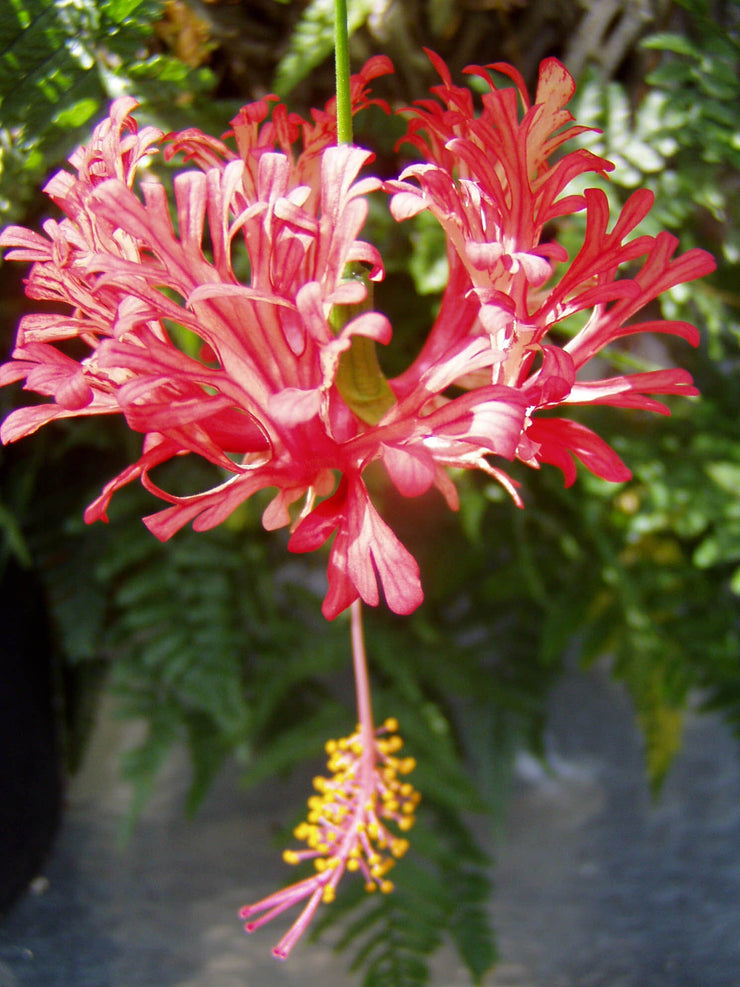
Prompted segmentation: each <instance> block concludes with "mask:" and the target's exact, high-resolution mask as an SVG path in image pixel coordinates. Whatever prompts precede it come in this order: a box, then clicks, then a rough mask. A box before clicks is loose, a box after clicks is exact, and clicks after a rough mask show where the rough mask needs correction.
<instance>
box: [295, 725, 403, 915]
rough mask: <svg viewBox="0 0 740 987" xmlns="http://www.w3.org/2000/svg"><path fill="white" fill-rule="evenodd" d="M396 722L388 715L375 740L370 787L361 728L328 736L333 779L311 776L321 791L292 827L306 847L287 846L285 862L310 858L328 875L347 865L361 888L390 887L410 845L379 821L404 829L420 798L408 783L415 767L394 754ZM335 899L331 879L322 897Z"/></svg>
mask: <svg viewBox="0 0 740 987" xmlns="http://www.w3.org/2000/svg"><path fill="white" fill-rule="evenodd" d="M397 729H398V723H397V721H396V720H395V719H388V720H386V721H385V723H384V724H383V727H382V728H381V730H379V731H378V733H379V734H380V733H381V732H385V733H387V734H388V736H384V737H379V738H378V739H377V740H376V741H375V745H374V746H375V756H376V759H377V760H376V765H375V770H374V772H373V774H372V790H371V792H370V793H369V797H368V793H367V792H366V791H365V790H364V788H365V785H364V779H363V778H362V774H363V771H362V768H363V758H362V753H363V748H362V740H361V736H360V732H359V731H360V727H359V726H358V728H357V732H355V733H354V734H352V736H351V737H342V738H341V739H340V740H330V741H328V743H327V744H326V752H327V754H328V755H329V760H328V762H327V767H328V769H329V771H330V772H331V778H324V777H322V776H319V777H317V778H314V783H313V784H314V788H315V789H316V791H317V792H318V793H319V794H318V795H312V796H311V797H310V798H309V800H308V808H309V814H308V818H307V820H306V821H305V822H302V823H301V824H300V825H299V826H297V827H296V829H295V831H294V835H295V837H296V839H299V840H303V841H304V842H305V843H306V845H307V849H305V850H286V851H285V853H284V854H283V858H284V860H285V861H286V863H289V864H297V863H300V862H301V861H303V860H309V859H313V860H314V867H315V868H316V870H317V871H318V872H319V873H328V874H329V878H331V872H332V871H336V870H337V869H338V868H340V867H344V866H346V868H347V870H349V871H358V870H359V871H361V872H362V874H363V876H364V877H365V889H366V890H367V891H375V890H376V889H379V890H380V891H383V892H389V891H392V890H393V882H392V881H389V880H388V879H387V877H386V875H387V874H388V872H389V871H390V870H391V868H392V867H393V865H394V864H395V861H396V860H397V859H398V858H399V857H402V856H403V855H404V854H405V853H406V850H407V849H408V841H407V840H405V839H403V838H402V837H398V836H394V835H393V833H391V832H389V830H388V829H387V828H386V827H385V826H384V825H383V823H382V821H381V820H383V819H387V820H393V822H394V823H395V824H396V826H397V827H398V829H400V830H401V831H402V832H408V830H410V829H411V827H412V826H413V824H414V812H415V811H416V806H417V805H418V803H419V801H420V798H421V796H420V795H419V793H418V792H417V791H415V789H414V787H413V785H412V784H411V783H410V782H408V781H402V780H401V778H399V775H401V776H403V775H407V774H409V773H410V772H411V771H413V769H414V768H415V767H416V762H415V760H414V759H413V758H412V757H404V758H400V757H397V756H396V755H397V753H398V752H399V751H400V749H401V747H402V746H403V741H402V740H401V738H400V737H399V736H398V734H397V733H395V732H393V731H395V730H397ZM333 899H334V883H333V882H331V880H329V882H328V883H327V884H326V886H325V888H324V895H323V900H324V901H332V900H333Z"/></svg>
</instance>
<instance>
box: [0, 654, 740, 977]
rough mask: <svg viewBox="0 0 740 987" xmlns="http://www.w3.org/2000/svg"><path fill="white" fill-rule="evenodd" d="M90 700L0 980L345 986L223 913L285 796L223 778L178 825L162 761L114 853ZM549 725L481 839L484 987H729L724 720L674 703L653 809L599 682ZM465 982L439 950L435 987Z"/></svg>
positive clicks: (108, 746)
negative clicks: (679, 731)
mask: <svg viewBox="0 0 740 987" xmlns="http://www.w3.org/2000/svg"><path fill="white" fill-rule="evenodd" d="M109 714H110V711H109V709H108V708H107V707H104V708H103V712H102V715H101V719H100V723H99V725H98V729H97V732H96V734H95V737H94V743H93V744H92V746H91V749H90V751H89V755H88V758H87V762H86V765H85V767H84V769H83V771H82V772H81V773H80V775H79V776H78V777H77V778H76V779H75V780H74V782H73V784H72V785H71V788H70V791H69V794H68V805H67V810H66V815H65V821H64V824H63V827H62V830H61V832H60V834H59V838H58V840H57V843H56V846H55V849H54V852H53V854H52V857H51V859H50V860H49V861H48V865H47V866H46V868H45V869H44V872H43V875H41V876H40V877H39V879H38V880H37V881H36V882H35V883H34V886H33V887H32V889H31V890H29V892H28V893H27V894H26V896H25V897H24V898H23V899H21V901H19V902H18V903H17V905H16V906H15V907H14V909H13V910H12V911H11V912H10V914H9V915H8V916H7V917H6V919H5V920H4V922H3V924H2V925H1V926H0V987H282V985H291V987H319V985H321V987H342V985H347V987H351V985H354V984H357V983H358V980H357V979H356V978H353V977H351V976H350V975H349V974H348V973H347V971H346V962H345V958H344V957H343V956H342V955H335V954H334V953H333V952H332V951H331V949H330V948H329V947H328V946H327V945H322V944H319V945H311V944H306V945H304V944H301V945H300V946H299V947H298V948H297V949H296V951H295V952H294V954H293V956H292V957H291V959H290V960H289V961H288V962H287V963H279V962H277V961H275V960H273V959H272V957H271V956H270V947H271V946H272V945H273V943H274V941H275V939H276V934H277V933H278V929H277V927H275V928H272V927H269V926H268V927H267V928H266V929H263V930H261V931H260V932H258V933H256V934H255V935H254V936H252V937H246V936H245V935H244V934H243V933H242V931H241V928H240V923H239V921H238V918H237V911H238V909H239V907H240V906H241V905H242V904H244V903H245V902H247V901H250V900H255V899H256V898H257V897H259V896H261V895H262V894H265V893H268V892H269V891H271V890H273V889H274V888H275V887H276V886H278V884H280V883H282V882H284V880H285V878H286V870H285V866H284V865H283V864H282V862H281V860H280V858H279V855H278V854H277V852H276V851H275V850H274V848H273V846H272V844H271V841H270V838H269V837H270V831H271V826H272V824H273V823H274V822H276V821H278V820H280V819H282V818H283V816H284V812H285V804H286V799H288V800H290V802H289V803H288V804H290V805H293V806H294V805H295V804H296V803H297V802H300V801H301V800H302V798H303V793H302V792H298V793H297V792H296V790H295V785H292V786H289V788H288V789H286V788H285V787H283V786H281V785H270V786H263V787H262V788H261V789H260V790H258V791H253V792H251V793H248V794H245V793H243V792H241V791H240V790H239V789H238V787H237V785H236V783H235V777H234V774H233V773H232V772H226V773H225V774H224V776H223V777H222V778H220V779H219V781H218V783H217V785H216V787H215V789H214V791H213V792H212V794H211V796H210V797H209V799H208V801H207V804H206V805H205V806H204V807H203V809H202V811H201V812H200V813H199V814H198V816H197V818H196V820H195V821H194V822H192V823H189V822H187V821H186V820H185V819H184V818H183V815H182V812H181V798H182V793H183V791H184V787H185V784H186V777H187V769H186V764H185V761H184V759H181V758H175V759H174V760H173V762H172V764H171V765H170V767H169V769H168V770H167V772H166V774H165V777H163V779H162V782H161V785H160V786H159V788H158V791H157V795H156V797H155V799H154V800H153V801H152V803H151V804H150V805H149V806H148V807H147V809H146V811H145V814H144V816H143V818H142V820H141V823H140V825H139V826H138V828H137V829H136V831H135V833H134V836H133V838H132V840H131V841H130V842H129V844H128V845H127V846H125V847H124V848H121V847H120V846H119V845H118V842H117V832H118V827H119V824H120V819H121V816H122V814H123V811H124V807H125V805H126V800H127V797H128V793H127V791H126V789H125V786H123V785H122V784H121V783H120V781H119V780H118V779H117V775H116V769H115V766H116V758H117V754H118V751H119V750H120V748H121V745H122V743H125V742H126V730H122V727H121V725H120V724H118V723H117V722H116V721H115V720H114V718H113V717H112V716H110V715H109ZM126 729H128V730H130V728H126ZM550 739H551V743H550V748H551V755H552V756H551V771H550V772H544V771H543V770H542V769H541V767H540V766H539V765H538V764H537V763H535V762H533V761H532V760H530V759H528V758H526V757H522V758H520V760H519V763H518V770H517V781H516V785H515V789H514V791H513V793H512V796H511V799H510V802H509V806H508V812H507V817H506V823H505V827H504V831H503V833H502V834H500V837H499V838H498V840H497V841H496V844H495V854H496V858H497V866H496V872H495V879H496V886H497V890H496V895H495V898H494V900H493V902H492V904H491V907H492V912H493V916H494V921H495V925H496V929H497V935H498V943H499V950H500V953H501V962H500V964H499V966H498V968H497V970H496V972H495V974H494V975H493V976H492V977H491V978H490V980H489V981H488V984H489V985H490V987H740V761H739V760H738V757H737V745H736V743H735V742H734V741H733V740H732V738H731V737H730V735H729V733H728V731H727V730H726V728H725V727H724V726H723V725H722V724H721V722H720V721H718V720H717V719H716V718H713V717H699V716H692V717H691V719H690V721H689V724H688V727H687V735H686V743H685V747H684V750H683V752H682V754H681V755H680V757H679V759H678V761H677V763H676V765H675V767H674V769H673V770H672V772H671V774H670V776H669V778H668V780H667V782H666V785H665V788H664V791H663V794H662V796H661V798H660V800H659V801H658V803H657V804H655V805H654V804H652V803H651V800H650V797H649V794H648V792H647V789H646V786H645V782H644V778H643V773H642V761H641V754H640V744H639V738H638V737H637V735H636V733H635V731H634V728H633V725H632V719H631V715H630V711H629V706H628V703H627V702H626V700H625V698H624V696H623V695H622V694H621V692H620V691H619V690H618V689H616V688H615V687H614V686H613V685H611V684H610V683H609V682H607V681H606V680H605V679H604V678H603V676H601V675H599V674H598V673H591V674H589V675H574V676H572V677H570V678H569V679H568V680H566V681H565V682H564V683H563V685H562V687H561V688H560V689H559V690H558V691H557V693H556V695H555V696H554V697H553V705H552V717H551V738H550ZM468 983H469V980H468V979H467V978H466V976H465V973H464V971H463V969H462V968H461V967H460V965H459V963H458V962H457V960H456V958H455V957H454V955H453V954H452V952H443V954H442V955H441V956H440V957H438V959H437V960H436V962H435V969H434V980H433V985H434V987H465V985H467V984H468Z"/></svg>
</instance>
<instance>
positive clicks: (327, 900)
mask: <svg viewBox="0 0 740 987" xmlns="http://www.w3.org/2000/svg"><path fill="white" fill-rule="evenodd" d="M335 898H336V892H335V891H334V888H333V887H332V886H331V884H327V885H326V887H325V888H324V890H323V893H322V895H321V900H322V901H323V902H324V904H326V905H330V904H331V903H332V901H334V899H335Z"/></svg>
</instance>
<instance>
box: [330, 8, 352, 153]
mask: <svg viewBox="0 0 740 987" xmlns="http://www.w3.org/2000/svg"><path fill="white" fill-rule="evenodd" d="M334 60H335V65H336V78H337V144H351V143H352V97H351V92H350V82H349V79H350V75H349V31H348V28H347V0H334Z"/></svg>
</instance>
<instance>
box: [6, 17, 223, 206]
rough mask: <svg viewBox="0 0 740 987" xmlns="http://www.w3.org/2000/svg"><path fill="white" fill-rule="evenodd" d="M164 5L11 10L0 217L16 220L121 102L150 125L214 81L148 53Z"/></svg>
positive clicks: (163, 56)
mask: <svg viewBox="0 0 740 987" xmlns="http://www.w3.org/2000/svg"><path fill="white" fill-rule="evenodd" d="M162 6H163V0H104V2H97V0H12V2H9V3H6V4H5V7H4V9H3V15H2V17H1V18H0V119H1V120H2V126H0V213H2V214H3V215H4V219H5V220H6V221H7V220H9V219H17V218H18V217H19V216H21V215H22V210H23V209H24V208H25V207H26V204H27V203H28V201H29V198H30V195H31V193H32V192H33V190H34V189H35V188H36V187H37V186H38V185H39V183H40V182H41V181H42V180H43V179H44V177H45V175H46V173H47V171H48V169H49V167H50V166H51V165H53V164H56V163H58V162H59V161H61V160H62V159H63V158H64V157H65V156H66V155H67V154H68V153H69V152H70V151H71V150H72V148H73V147H74V146H75V144H76V143H78V142H79V141H80V140H81V139H82V137H83V135H84V136H86V135H87V134H88V133H89V129H90V123H91V121H92V120H94V119H95V117H96V115H99V113H100V110H101V107H102V106H104V105H105V104H106V103H107V102H109V101H110V100H112V99H114V98H115V97H117V96H120V95H123V94H124V93H127V94H130V95H135V96H136V97H137V99H139V101H140V102H141V103H142V104H143V107H144V109H145V111H147V112H148V113H149V114H150V115H151V116H153V117H156V116H157V115H158V114H162V113H164V114H166V116H167V118H168V119H169V121H170V124H171V125H172V124H173V123H174V119H175V116H176V114H175V113H173V108H174V107H176V106H177V105H180V106H182V105H184V104H185V103H190V104H192V102H193V98H194V95H195V94H197V93H198V92H201V91H204V90H205V89H207V88H209V87H210V86H212V79H211V76H210V74H209V73H208V72H207V71H205V70H197V71H196V70H193V69H190V68H188V67H187V66H186V65H184V64H182V62H179V61H178V60H176V59H175V58H173V57H171V56H169V55H167V54H165V53H162V52H157V51H153V50H151V48H150V46H151V43H152V40H153V33H152V24H153V22H155V21H156V19H157V18H158V17H159V16H160V14H161V10H162Z"/></svg>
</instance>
